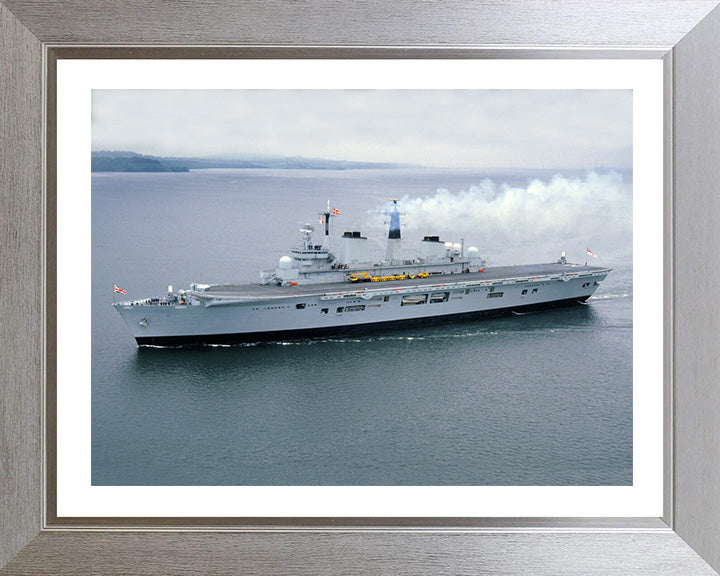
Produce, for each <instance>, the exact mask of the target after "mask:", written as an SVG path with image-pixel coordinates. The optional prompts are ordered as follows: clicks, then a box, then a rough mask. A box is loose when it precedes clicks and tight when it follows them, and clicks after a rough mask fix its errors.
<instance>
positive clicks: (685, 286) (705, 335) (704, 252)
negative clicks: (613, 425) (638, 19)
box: [673, 10, 720, 570]
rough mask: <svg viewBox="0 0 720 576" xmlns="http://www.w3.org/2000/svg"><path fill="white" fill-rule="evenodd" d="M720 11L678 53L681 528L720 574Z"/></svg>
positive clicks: (678, 508)
mask: <svg viewBox="0 0 720 576" xmlns="http://www.w3.org/2000/svg"><path fill="white" fill-rule="evenodd" d="M719 38H720V10H715V11H714V12H713V13H712V14H711V15H710V16H709V17H708V18H707V19H705V20H704V21H703V22H701V23H700V24H699V25H698V26H697V27H696V28H695V29H694V30H693V31H692V33H691V34H689V35H688V36H687V38H685V39H684V40H682V41H681V42H680V43H679V44H678V45H677V47H676V48H675V50H674V54H673V60H674V69H675V70H674V79H675V98H674V102H675V107H674V111H673V116H674V132H675V134H674V144H675V151H674V155H675V166H676V167H675V227H676V236H675V269H676V282H675V327H676V331H675V345H676V348H675V380H676V387H675V430H674V431H675V442H676V457H675V529H676V530H677V533H678V534H679V535H680V536H682V537H683V538H684V539H685V540H686V541H687V542H688V543H689V544H690V545H691V546H693V547H694V548H695V549H696V550H697V551H699V552H700V553H701V554H702V555H703V556H704V557H705V558H706V559H707V560H708V562H710V564H711V565H713V566H714V567H715V569H716V570H719V569H720V297H719V296H718V295H719V294H720V256H719V255H718V254H719V252H718V250H717V249H716V248H715V247H716V246H719V245H720V226H718V222H720V95H719V94H718V90H719V89H720V50H718V39H719Z"/></svg>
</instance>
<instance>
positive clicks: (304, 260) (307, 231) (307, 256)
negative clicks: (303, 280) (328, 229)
mask: <svg viewBox="0 0 720 576" xmlns="http://www.w3.org/2000/svg"><path fill="white" fill-rule="evenodd" d="M300 233H301V234H302V239H301V242H300V246H297V247H295V248H292V249H291V250H290V253H291V254H292V257H293V258H294V259H295V260H296V261H297V262H298V264H299V265H300V266H312V265H313V264H319V263H320V262H327V261H328V260H329V258H330V250H329V248H328V247H327V246H323V245H322V244H313V242H312V233H313V227H312V226H310V224H305V226H303V227H302V228H301V229H300Z"/></svg>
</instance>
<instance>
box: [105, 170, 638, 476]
mask: <svg viewBox="0 0 720 576" xmlns="http://www.w3.org/2000/svg"><path fill="white" fill-rule="evenodd" d="M631 182H632V174H618V173H589V174H588V173H582V172H570V171H556V170H553V171H504V172H497V171H496V172H487V171H485V172H484V171H470V170H465V171H462V170H430V169H406V170H348V171H329V170H328V171H311V170H197V171H191V172H189V173H162V174H129V173H99V174H93V177H92V436H91V442H92V483H93V484H94V485H631V484H632V464H633V460H632V408H633V406H632V219H631V216H632V187H631ZM391 198H397V199H400V209H401V211H404V212H405V213H406V214H407V217H405V218H403V243H404V249H405V251H406V253H407V255H408V257H410V256H411V255H413V253H414V252H415V253H416V252H417V251H418V249H419V240H420V239H421V238H422V236H423V235H426V234H427V235H439V236H440V238H441V240H443V241H446V240H448V241H452V242H459V241H460V238H463V242H464V246H465V248H467V247H469V246H471V245H476V246H477V247H478V248H479V249H480V253H481V254H482V255H486V256H487V257H488V258H489V261H490V265H492V264H498V265H504V264H516V263H517V264H521V263H530V262H549V261H554V260H556V259H557V258H558V257H559V256H560V253H561V251H563V250H565V251H567V256H568V258H569V259H570V260H571V261H575V262H578V261H580V262H582V261H584V259H585V258H586V248H591V250H592V251H593V252H594V253H595V254H597V255H598V256H599V258H598V260H594V259H593V258H592V257H590V259H591V262H589V263H590V264H597V265H602V266H607V267H611V268H613V272H612V273H611V274H610V276H609V277H608V278H607V280H605V281H604V282H603V283H602V284H601V286H600V288H599V290H598V291H597V292H596V294H595V295H594V296H593V297H592V298H590V299H589V300H588V302H587V305H578V306H574V307H569V308H562V309H556V310H548V311H542V312H537V313H530V314H524V315H514V314H511V315H508V316H505V317H500V318H493V319H482V320H477V321H465V322H457V323H450V324H443V325H437V326H429V327H417V328H410V329H402V330H388V331H378V332H376V333H373V334H371V335H367V336H362V337H351V338H341V337H340V338H320V339H300V340H286V341H276V342H269V343H268V342H266V343H259V344H244V345H236V346H213V347H210V346H208V347H196V348H166V349H159V348H138V347H137V346H136V344H135V341H134V340H133V339H132V337H131V335H130V333H129V331H128V329H127V327H126V326H125V324H124V322H123V320H122V319H121V317H120V315H119V314H117V312H115V311H114V310H113V308H112V306H111V304H112V301H113V295H112V285H113V284H114V283H115V284H118V285H119V286H120V287H122V288H123V289H125V290H126V291H127V292H128V294H127V297H124V296H121V298H145V297H149V296H160V295H163V294H164V293H165V292H166V291H167V287H168V285H173V287H174V288H175V290H178V289H182V288H186V287H187V286H188V284H189V283H190V282H201V283H213V282H253V281H256V280H257V279H258V272H259V271H260V270H262V269H269V268H274V267H275V266H276V265H277V261H278V259H279V258H280V257H281V256H283V255H285V254H288V250H289V248H290V246H292V245H295V244H296V243H297V242H298V240H299V231H298V230H299V228H301V227H302V226H303V225H304V224H305V223H311V224H313V225H314V226H315V228H316V230H317V231H318V232H319V231H321V230H322V229H323V225H322V224H321V223H320V222H319V221H318V212H319V211H320V210H321V209H323V208H326V206H327V203H328V200H330V202H331V204H332V206H334V207H337V208H338V209H339V210H340V212H341V214H340V215H339V216H337V217H336V218H335V219H334V220H333V221H332V232H333V236H334V240H331V241H336V239H337V237H338V236H340V235H341V234H342V232H344V231H345V230H359V231H361V232H362V233H363V235H365V236H368V237H369V242H371V244H372V249H373V251H374V253H375V254H377V258H378V259H380V258H382V257H383V256H384V242H385V240H384V237H383V234H386V232H385V230H386V228H385V226H384V221H385V220H386V216H385V215H384V214H383V212H384V211H385V210H387V209H389V207H390V204H389V199H391ZM316 234H317V233H316ZM317 239H318V240H319V239H320V237H319V236H317Z"/></svg>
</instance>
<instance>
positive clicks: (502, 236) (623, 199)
mask: <svg viewBox="0 0 720 576" xmlns="http://www.w3.org/2000/svg"><path fill="white" fill-rule="evenodd" d="M399 206H400V208H401V210H402V212H403V213H405V214H406V217H405V218H403V219H402V222H403V224H404V226H403V237H404V238H405V239H406V240H407V241H405V242H404V244H405V247H406V250H407V249H408V247H409V245H410V243H412V244H413V245H414V244H415V242H416V241H419V239H420V238H422V236H423V235H426V234H439V235H440V237H441V240H450V241H452V242H455V241H457V240H458V239H459V238H460V237H464V238H465V246H466V247H468V246H470V245H476V246H478V248H480V251H481V254H483V255H488V256H490V257H491V258H492V257H493V256H494V257H495V262H496V263H499V262H498V260H497V257H498V256H500V257H501V259H503V260H504V259H506V258H510V259H517V258H518V257H519V256H520V255H526V256H532V255H534V256H535V257H538V258H545V260H547V258H548V257H550V256H553V257H557V256H559V251H562V250H567V251H568V257H571V256H573V257H574V260H575V261H577V260H578V259H584V257H585V249H586V248H591V249H592V250H593V252H595V253H598V254H603V255H604V256H612V257H615V258H623V259H626V258H630V257H631V256H632V183H631V182H624V181H623V176H622V174H620V173H618V172H607V173H603V174H599V173H596V172H590V173H588V174H587V175H586V176H585V177H584V178H568V177H564V176H562V175H556V176H554V177H553V178H552V179H550V180H549V181H547V182H543V181H541V180H531V181H529V182H528V184H527V185H526V186H522V187H519V186H511V185H508V184H505V183H503V184H501V185H498V184H496V183H495V182H493V181H492V180H489V179H487V180H484V181H483V182H481V183H480V184H479V185H477V186H471V187H470V188H468V189H467V190H459V191H457V192H453V191H450V190H447V189H438V190H437V191H436V192H435V194H433V195H432V196H428V197H424V198H422V197H421V198H418V197H409V196H405V197H403V198H402V199H401V200H400V201H399ZM381 223H382V222H381V221H379V220H378V219H377V217H375V218H373V222H372V224H373V225H374V226H377V225H380V224H381ZM556 252H557V254H556ZM522 260H527V258H523V259H522ZM507 263H515V262H514V261H513V262H507ZM517 263H520V262H519V261H518V262H517Z"/></svg>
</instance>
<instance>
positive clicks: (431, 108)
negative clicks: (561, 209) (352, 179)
mask: <svg viewBox="0 0 720 576" xmlns="http://www.w3.org/2000/svg"><path fill="white" fill-rule="evenodd" d="M92 148H93V150H130V151H134V152H138V153H141V154H152V155H159V156H209V155H236V154H239V155H243V154H263V155H265V154H267V155H279V156H304V157H308V158H310V157H314V158H329V159H334V160H355V161H374V162H402V163H412V164H422V165H426V166H438V167H441V166H447V167H470V168H494V167H497V168H566V169H567V168H579V169H592V168H599V167H604V168H617V169H629V168H632V91H631V90H94V91H93V99H92Z"/></svg>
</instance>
